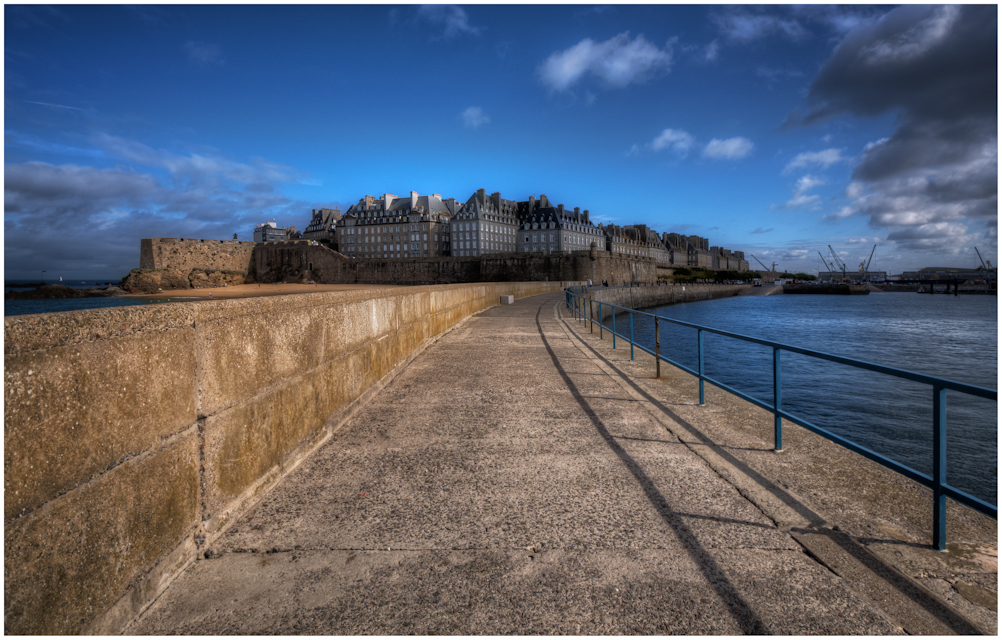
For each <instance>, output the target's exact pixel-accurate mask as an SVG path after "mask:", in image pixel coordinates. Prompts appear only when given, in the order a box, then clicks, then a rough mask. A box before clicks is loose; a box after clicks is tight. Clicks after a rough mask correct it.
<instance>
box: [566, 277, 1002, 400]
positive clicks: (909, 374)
mask: <svg viewBox="0 0 1002 640" xmlns="http://www.w3.org/2000/svg"><path fill="white" fill-rule="evenodd" d="M572 295H577V294H572ZM602 305H603V306H606V305H607V306H609V307H610V308H612V309H614V310H615V309H623V310H624V311H628V312H631V313H636V314H640V315H643V316H648V317H651V318H653V317H654V314H652V313H647V312H646V311H637V310H635V309H630V308H629V307H621V306H619V305H616V304H612V303H608V302H603V303H602ZM658 318H660V319H662V320H666V321H668V322H671V323H672V324H677V325H679V326H683V327H689V328H690V329H702V330H703V331H709V332H710V333H715V334H717V335H721V336H725V337H727V338H734V339H736V340H744V341H745V342H751V343H754V344H760V345H763V346H766V347H773V348H776V349H782V350H783V351H789V352H791V353H799V354H801V355H805V356H809V357H812V358H818V359H819V360H828V361H829V362H836V363H838V364H844V365H848V366H850V367H856V368H858V369H865V370H867V371H874V372H876V373H883V374H886V375H889V376H894V377H896V378H902V379H905V380H911V381H912V382H920V383H923V384H929V385H933V386H939V387H943V388H944V389H950V390H951V391H958V392H960V393H966V394H968V395H972V396H975V397H978V398H985V399H987V400H994V401H996V402H998V390H996V389H989V388H987V387H979V386H977V385H973V384H968V383H966V382H957V381H956V380H948V379H946V378H937V377H936V376H930V375H926V374H924V373H917V372H915V371H907V370H905V369H897V368H895V367H888V366H886V365H882V364H876V363H874V362H866V361H865V360H856V359H855V358H847V357H845V356H838V355H835V354H833V353H825V352H823V351H814V350H812V349H805V348H803V347H795V346H793V345H790V344H784V343H782V342H773V341H771V340H763V339H761V338H753V337H752V336H746V335H742V334H740V333H733V332H730V331H724V330H722V329H714V328H713V327H707V326H703V325H698V324H693V323H691V322H683V321H682V320H674V319H672V318H668V317H665V316H658Z"/></svg>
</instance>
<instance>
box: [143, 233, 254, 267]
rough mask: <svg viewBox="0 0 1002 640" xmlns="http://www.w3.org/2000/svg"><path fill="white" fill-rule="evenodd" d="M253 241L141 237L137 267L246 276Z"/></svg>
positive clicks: (252, 249)
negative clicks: (235, 273) (230, 272)
mask: <svg viewBox="0 0 1002 640" xmlns="http://www.w3.org/2000/svg"><path fill="white" fill-rule="evenodd" d="M254 244H255V243H253V242H239V241H237V240H190V239H187V238H143V239H142V240H140V243H139V268H140V269H160V270H165V271H180V272H184V273H188V272H189V271H191V270H192V269H201V270H204V271H240V272H242V273H243V274H244V275H247V272H248V269H249V268H250V265H251V254H252V253H253V251H254Z"/></svg>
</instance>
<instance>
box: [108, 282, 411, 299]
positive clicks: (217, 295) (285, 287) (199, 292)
mask: <svg viewBox="0 0 1002 640" xmlns="http://www.w3.org/2000/svg"><path fill="white" fill-rule="evenodd" d="M390 286H391V285H385V284H298V283H292V284H289V283H284V284H240V285H236V286H232V287H215V288H211V289H210V288H205V289H175V290H168V291H160V292H157V293H130V294H126V295H127V297H129V298H141V299H144V300H164V301H166V299H168V298H169V299H170V301H171V302H180V301H185V300H191V301H195V300H230V299H233V298H257V297H261V296H286V295H294V294H297V293H319V292H325V291H355V290H359V289H362V290H367V289H368V290H371V289H384V288H389V287H390Z"/></svg>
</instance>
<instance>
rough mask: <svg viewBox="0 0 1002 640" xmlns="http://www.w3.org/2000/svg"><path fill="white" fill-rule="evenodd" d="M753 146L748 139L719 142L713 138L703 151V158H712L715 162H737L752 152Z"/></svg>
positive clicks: (738, 138)
mask: <svg viewBox="0 0 1002 640" xmlns="http://www.w3.org/2000/svg"><path fill="white" fill-rule="evenodd" d="M754 148H755V145H754V144H752V141H751V140H749V139H748V138H741V137H737V138H728V139H727V140H719V139H717V138H714V139H713V140H710V142H709V143H708V144H707V145H706V148H705V149H703V157H704V158H714V159H717V160H739V159H741V158H744V157H745V156H747V155H748V154H750V153H751V152H752V149H754Z"/></svg>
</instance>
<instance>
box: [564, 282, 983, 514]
mask: <svg viewBox="0 0 1002 640" xmlns="http://www.w3.org/2000/svg"><path fill="white" fill-rule="evenodd" d="M570 293H571V295H578V294H575V293H574V292H573V291H571V292H570ZM579 297H582V298H583V296H579ZM602 306H608V307H610V308H611V309H612V310H613V313H615V312H616V309H621V310H623V311H624V312H627V313H629V314H631V315H632V314H639V315H643V316H648V317H650V318H654V317H657V318H659V319H661V320H667V321H668V322H671V323H673V324H677V325H680V326H683V327H689V328H693V329H697V330H700V329H701V330H703V331H709V332H710V333H715V334H717V335H722V336H724V337H728V338H734V339H737V340H744V341H746V342H752V343H755V344H761V345H764V346H767V347H773V348H775V349H779V350H782V351H789V352H791V353H799V354H801V355H805V356H808V357H813V358H818V359H821V360H828V361H830V362H836V363H839V364H844V365H848V366H850V367H856V368H860V369H865V370H868V371H874V372H876V373H883V374H886V375H891V376H894V377H897V378H903V379H906V380H911V381H913V382H919V383H923V384H928V385H931V386H933V387H934V388H937V387H938V388H942V389H949V390H952V391H959V392H960V393H966V394H968V395H973V396H976V397H980V398H986V399H988V400H995V401H996V402H998V391H996V390H994V389H988V388H986V387H979V386H976V385H971V384H966V383H963V382H956V381H953V380H947V379H945V378H937V377H935V376H928V375H925V374H921V373H915V372H913V371H906V370H904V369H896V368H894V367H887V366H884V365H879V364H875V363H872V362H866V361H863V360H856V359H853V358H846V357H843V356H837V355H834V354H830V353H824V352H821V351H813V350H811V349H803V348H800V347H794V346H792V345H787V344H783V343H779V342H772V341H769V340H761V339H759V338H753V337H751V336H745V335H741V334H738V333H731V332H729V331H722V330H720V329H713V328H711V327H705V326H702V325H697V324H692V323H690V322H683V321H681V320H673V319H671V318H666V317H664V316H655V315H654V314H651V313H646V312H644V311H637V310H635V309H630V308H628V307H621V306H619V305H616V304H611V303H607V302H603V303H602ZM602 320H603V319H602V318H599V324H600V325H603V326H604V324H603V322H602ZM605 330H607V331H610V332H611V333H613V334H614V335H615V336H617V337H619V338H621V339H623V340H626V341H627V342H628V343H629V344H631V345H632V346H634V347H635V348H637V349H640V350H641V351H644V352H645V353H648V354H650V355H652V356H654V357H655V358H658V359H660V360H661V361H663V362H667V363H668V364H671V365H673V366H675V367H678V368H679V369H681V370H682V371H685V372H686V373H689V374H690V375H693V376H695V377H697V378H701V379H702V380H704V381H706V382H709V383H710V384H712V385H714V386H715V387H718V388H720V389H722V390H724V391H727V392H728V393H731V394H733V395H736V396H738V397H739V398H742V399H743V400H745V401H747V402H750V403H752V404H753V405H755V406H757V407H761V408H762V409H765V410H766V411H770V412H772V413H773V414H775V415H777V416H779V417H780V418H782V419H784V420H788V421H790V422H792V423H794V424H796V425H799V426H801V427H803V428H805V429H807V430H809V431H812V432H814V433H816V434H818V435H820V436H822V437H824V438H827V439H829V440H831V441H832V442H834V443H836V444H838V445H840V446H842V447H844V448H846V449H848V450H850V451H852V452H854V453H858V454H859V455H861V456H863V457H865V458H868V459H870V460H873V461H874V462H876V463H877V464H879V465H881V466H884V467H887V468H888V469H890V470H892V471H895V472H897V473H899V474H901V475H903V476H905V477H906V478H909V479H910V480H914V481H915V482H918V483H919V484H921V485H924V486H926V487H929V488H934V485H935V481H934V480H933V478H932V477H930V476H927V475H925V474H924V473H921V472H919V471H916V470H915V469H912V468H911V467H908V466H905V465H903V464H901V463H900V462H896V461H894V460H892V459H890V458H888V457H886V456H883V455H881V454H879V453H877V452H876V451H873V450H871V449H867V448H866V447H864V446H862V445H859V444H856V443H855V442H853V441H851V440H848V439H846V438H843V437H842V436H839V435H836V434H834V433H832V432H831V431H828V430H827V429H824V428H822V427H819V426H817V425H816V424H813V423H812V422H810V421H808V420H805V419H802V418H799V417H797V416H795V415H793V414H790V413H787V412H786V411H782V410H780V411H776V408H775V406H774V405H772V404H769V403H766V402H764V401H762V400H759V399H758V398H755V397H754V396H751V395H748V394H747V393H744V392H743V391H739V390H738V389H735V388H734V387H731V386H729V385H727V384H725V383H723V382H720V381H718V380H714V379H713V378H711V377H709V376H706V375H703V376H700V374H699V372H698V371H696V370H695V369H690V368H689V367H687V366H685V365H683V364H682V363H680V362H676V361H674V360H672V359H670V358H666V357H664V356H660V358H659V356H658V355H657V354H656V353H655V352H654V351H653V350H652V349H648V348H647V347H645V346H644V345H642V344H640V343H639V342H633V341H632V340H630V339H629V338H628V337H626V336H624V335H622V334H619V333H617V332H614V331H611V330H610V329H608V328H607V327H606V328H605ZM941 489H942V492H943V494H945V495H946V496H948V497H949V498H951V499H953V500H954V501H956V502H958V503H960V504H963V505H965V506H967V507H970V508H971V509H974V510H975V511H977V512H979V513H982V514H984V515H986V516H988V517H990V518H994V519H996V520H997V519H998V507H997V506H996V505H993V504H990V503H988V502H985V501H984V500H981V499H980V498H976V497H974V496H972V495H970V494H968V493H965V492H963V491H961V490H960V489H957V488H955V487H951V486H949V485H946V484H943V485H941Z"/></svg>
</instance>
